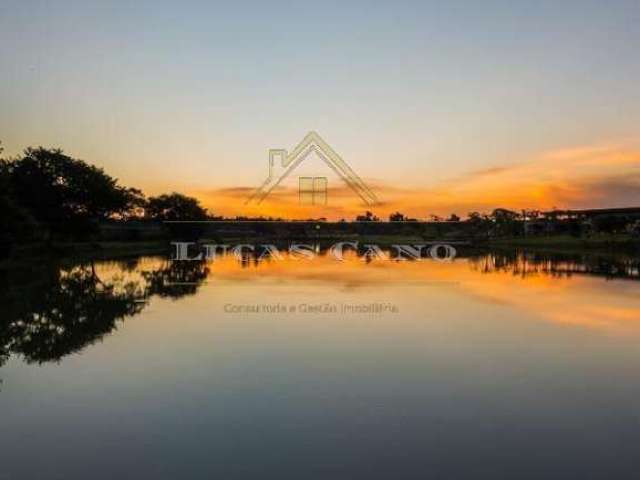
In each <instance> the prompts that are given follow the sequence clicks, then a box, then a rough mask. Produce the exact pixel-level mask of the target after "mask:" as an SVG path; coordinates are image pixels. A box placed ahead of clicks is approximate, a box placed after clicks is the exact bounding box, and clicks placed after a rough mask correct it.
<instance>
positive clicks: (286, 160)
mask: <svg viewBox="0 0 640 480" xmlns="http://www.w3.org/2000/svg"><path fill="white" fill-rule="evenodd" d="M312 153H315V154H316V155H317V156H318V157H319V158H320V159H321V160H322V161H324V163H326V164H327V165H328V166H329V168H331V170H333V171H334V172H335V173H336V174H338V176H339V177H340V178H341V179H342V180H343V181H344V182H345V183H346V184H347V185H348V186H349V187H350V188H351V190H353V192H355V193H356V194H357V195H358V196H359V197H360V198H361V199H362V201H363V202H364V203H365V204H366V205H370V206H373V205H377V204H378V203H379V201H378V198H377V197H376V195H375V194H374V193H373V192H372V191H371V189H370V188H369V187H368V186H367V185H366V184H365V183H364V182H363V181H362V179H361V178H360V177H359V176H358V175H357V174H356V173H355V172H354V171H353V170H352V169H351V167H350V166H349V165H348V164H347V162H345V161H344V160H343V159H342V157H340V155H338V154H337V153H336V151H335V150H334V149H333V148H331V146H330V145H329V144H328V143H327V142H325V141H324V140H323V139H322V137H321V136H320V135H318V134H317V133H316V132H309V133H307V135H306V136H305V137H304V138H303V139H302V141H301V142H300V143H299V144H298V145H297V146H296V147H295V148H294V149H293V151H292V152H291V153H288V152H287V150H285V149H271V150H269V176H268V177H267V179H266V180H265V181H264V182H263V183H262V185H260V187H258V188H257V189H256V190H255V192H253V194H252V195H251V196H250V197H249V198H248V199H247V201H246V202H245V204H256V205H259V204H260V203H262V201H263V200H264V199H265V198H267V197H268V196H269V194H270V193H271V192H272V191H273V189H274V188H276V187H277V186H278V185H279V184H280V183H281V182H282V181H283V180H284V179H285V178H287V177H288V176H289V175H290V174H291V173H292V172H293V171H294V170H295V169H296V168H297V167H298V165H300V164H301V163H302V162H304V161H305V160H306V159H307V158H308V157H309V155H311V154H312Z"/></svg>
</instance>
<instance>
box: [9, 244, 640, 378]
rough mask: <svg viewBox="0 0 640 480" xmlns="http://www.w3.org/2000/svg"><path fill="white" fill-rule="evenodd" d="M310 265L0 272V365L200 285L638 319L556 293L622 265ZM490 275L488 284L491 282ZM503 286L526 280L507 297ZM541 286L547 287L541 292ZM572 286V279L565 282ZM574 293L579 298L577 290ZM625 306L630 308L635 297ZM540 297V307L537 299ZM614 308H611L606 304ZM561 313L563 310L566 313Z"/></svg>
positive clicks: (68, 347) (535, 256)
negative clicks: (410, 291)
mask: <svg viewBox="0 0 640 480" xmlns="http://www.w3.org/2000/svg"><path fill="white" fill-rule="evenodd" d="M317 252H318V257H317V258H316V259H315V260H314V261H309V260H304V259H300V258H297V259H292V258H284V257H283V258H279V257H277V258H274V256H273V255H267V256H265V255H264V254H263V252H260V251H256V252H245V253H243V255H242V257H241V258H239V259H237V258H235V257H234V256H233V255H227V256H224V257H221V258H219V259H217V260H214V261H211V262H205V261H189V262H187V261H181V262H175V261H171V260H168V259H164V258H156V257H154V258H151V257H144V258H135V259H127V260H121V261H109V262H95V263H94V262H88V263H87V262H80V263H61V262H43V263H39V264H36V265H28V266H24V267H18V268H12V269H5V270H0V304H1V305H2V306H3V307H2V308H3V312H2V320H1V321H0V366H2V365H3V364H4V363H5V362H6V361H7V360H8V358H9V357H10V355H17V356H20V357H21V358H23V359H24V361H25V362H27V363H44V362H57V361H60V360H61V359H62V358H63V357H65V356H66V355H69V354H73V353H76V352H80V351H81V350H83V349H84V348H86V347H87V346H88V345H91V344H94V343H95V342H98V341H100V340H102V339H103V338H104V337H105V336H106V335H108V334H109V333H111V332H112V331H113V330H114V329H116V328H117V326H118V324H119V322H122V321H124V320H125V319H127V318H129V317H133V316H136V315H138V314H139V313H140V312H142V311H143V309H144V308H145V307H146V305H147V304H148V302H149V300H150V299H151V298H152V297H154V296H157V297H159V298H167V299H172V300H177V299H180V298H183V297H185V296H193V295H195V294H196V293H198V291H199V288H200V287H201V286H202V285H203V284H204V283H205V281H207V280H211V281H215V282H225V281H226V282H238V281H242V282H245V283H247V284H250V285H252V284H254V283H259V282H261V281H264V280H265V279H271V280H275V281H278V282H287V281H290V282H298V281H303V282H305V281H306V282H312V281H316V282H324V283H330V284H333V285H343V286H344V288H358V287H362V286H371V285H375V284H389V283H402V282H408V281H421V282H462V283H463V284H464V285H463V290H465V292H466V293H467V294H468V295H474V296H476V297H478V298H482V299H485V300H487V301H492V302H505V303H511V304H515V305H517V306H518V307H520V308H523V309H527V310H533V311H539V313H540V314H541V315H543V316H545V317H546V318H550V319H553V320H557V321H562V322H566V323H576V322H578V323H580V324H582V325H599V326H602V325H603V324H604V325H607V326H610V325H611V324H612V322H613V324H614V325H616V326H619V325H620V324H623V325H626V324H628V323H629V322H630V321H632V320H635V319H636V318H637V316H638V313H639V310H638V308H637V307H633V306H631V307H630V306H629V305H628V304H627V303H625V302H622V303H619V304H617V305H616V304H615V302H611V298H610V297H603V298H601V299H600V300H598V297H597V295H594V296H592V297H591V300H592V302H590V304H589V305H587V306H585V305H584V302H580V301H579V300H578V299H577V298H574V297H572V296H571V293H567V292H566V291H565V292H564V293H563V294H562V295H561V296H560V297H561V300H562V301H559V300H558V298H559V296H558V295H556V293H557V292H558V291H561V290H562V287H563V286H564V285H565V284H563V283H562V282H561V280H562V279H564V280H566V279H570V278H574V277H583V276H584V277H601V278H602V279H627V280H638V279H639V278H640V275H639V262H638V260H637V259H634V258H631V257H627V256H609V257H603V256H593V255H584V254H573V255H571V254H548V253H536V252H516V251H513V252H490V253H486V252H485V253H479V252H461V253H462V255H460V256H459V257H458V258H457V259H456V261H455V262H451V263H442V262H435V261H433V260H424V261H406V262H393V261H375V260H372V258H370V257H367V256H364V257H363V256H362V254H360V255H358V254H356V253H353V252H352V254H350V255H346V256H345V261H344V262H338V261H336V260H335V259H333V258H331V257H329V256H328V255H327V250H326V248H323V247H318V248H317ZM492 275H493V278H492ZM508 277H518V278H519V279H524V280H527V282H525V285H527V286H528V289H524V290H522V289H521V290H519V291H518V292H517V295H514V293H515V292H514V289H515V286H514V284H513V283H512V281H511V280H509V278H508ZM549 281H550V282H551V283H549ZM573 282H574V285H575V280H573ZM581 293H584V292H583V291H582V292H581ZM634 295H636V296H635V297H633V298H634V300H637V293H634ZM543 297H545V298H546V301H545V302H540V299H541V298H543ZM616 300H618V299H617V298H616ZM568 303H569V304H571V306H572V309H571V311H568V310H567V308H566V306H567V304H568Z"/></svg>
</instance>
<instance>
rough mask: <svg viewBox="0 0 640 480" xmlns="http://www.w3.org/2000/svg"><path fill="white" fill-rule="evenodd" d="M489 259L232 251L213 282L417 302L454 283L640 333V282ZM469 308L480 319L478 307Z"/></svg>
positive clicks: (546, 315) (575, 320)
mask: <svg viewBox="0 0 640 480" xmlns="http://www.w3.org/2000/svg"><path fill="white" fill-rule="evenodd" d="M483 261H484V260H483V258H482V257H481V259H480V260H479V261H477V260H470V259H464V258H460V259H456V260H455V261H453V262H437V261H433V260H427V259H425V260H422V261H401V262H396V261H384V260H374V261H371V262H369V263H368V262H365V261H364V260H363V259H362V258H358V257H357V256H355V254H347V255H346V256H345V260H344V261H343V262H340V261H337V260H336V259H335V258H333V257H332V256H330V255H324V256H317V257H316V258H315V259H314V260H296V259H291V258H289V257H287V256H286V255H285V256H284V258H283V260H267V261H261V262H255V261H254V260H249V261H248V263H246V264H245V265H244V266H243V265H242V264H241V263H240V262H239V261H238V259H236V258H235V257H234V256H232V255H228V256H225V257H222V258H219V259H217V260H215V261H212V262H210V263H209V267H210V273H209V282H210V283H211V284H213V285H214V287H215V286H226V287H232V286H234V285H235V286H237V287H238V288H243V289H245V290H243V292H244V294H245V295H246V296H247V298H256V297H261V296H262V294H263V293H264V289H265V288H267V289H268V288H269V287H271V286H274V285H279V286H287V287H288V289H290V290H291V292H292V293H291V294H292V296H294V297H295V292H296V287H297V288H302V289H305V291H312V290H313V288H314V285H316V286H317V287H318V288H321V289H322V290H323V291H325V290H326V289H329V290H335V291H341V292H351V293H354V294H355V295H358V294H359V293H366V294H367V297H368V298H370V295H371V294H372V293H373V294H375V293H376V292H379V296H380V298H386V297H387V296H389V295H391V296H393V297H394V298H396V299H398V301H410V302H416V301H421V302H429V299H435V298H436V297H437V296H438V295H440V294H442V293H443V292H445V291H446V292H447V294H451V293H455V294H458V295H462V296H463V297H465V298H466V299H467V300H468V301H469V303H468V305H469V308H470V309H473V308H474V307H473V305H474V303H477V302H480V303H483V304H490V305H494V306H497V307H504V308H512V309H516V310H518V311H522V312H527V313H528V314H530V315H532V316H534V317H535V318H540V319H543V320H548V321H552V322H557V323H562V324H567V325H574V326H580V327H586V328H595V329H599V330H602V331H606V332H608V333H616V334H624V333H629V334H631V333H633V334H640V298H639V297H638V295H637V293H635V292H634V290H633V288H634V287H635V285H634V284H635V282H632V281H628V282H625V281H615V282H606V281H604V280H603V279H602V278H595V277H594V278H590V277H586V276H581V275H580V274H579V273H578V274H573V275H571V276H566V275H564V276H562V275H556V276H553V275H551V274H549V273H548V272H545V271H543V270H544V269H542V270H540V269H538V268H536V267H535V266H534V265H528V264H527V263H526V262H523V264H522V265H520V266H518V271H517V272H516V273H514V270H512V269H511V270H510V269H503V270H501V269H492V270H491V271H489V272H486V271H485V269H484V268H483V266H482V263H483ZM569 266H570V265H569ZM566 267H567V265H565V264H562V263H559V264H557V265H555V266H554V268H555V269H556V270H557V271H558V272H562V271H563V270H568V269H567V268H566ZM627 286H629V288H626V287H627ZM407 287H410V288H408V289H407ZM207 292H210V291H209V290H207ZM585 295H587V296H588V298H589V303H588V304H585V302H584V298H585ZM468 314H469V315H470V317H469V318H470V320H469V321H472V317H473V311H472V310H470V311H469V312H468Z"/></svg>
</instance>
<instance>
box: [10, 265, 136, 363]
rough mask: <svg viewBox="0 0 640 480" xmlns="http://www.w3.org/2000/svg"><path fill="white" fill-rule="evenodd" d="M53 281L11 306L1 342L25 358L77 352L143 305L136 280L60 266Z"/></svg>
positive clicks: (51, 358) (41, 359) (36, 359)
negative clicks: (110, 278)
mask: <svg viewBox="0 0 640 480" xmlns="http://www.w3.org/2000/svg"><path fill="white" fill-rule="evenodd" d="M54 280H55V281H54V283H53V284H49V285H46V287H45V285H42V286H43V287H45V288H46V290H45V288H42V289H38V291H37V292H33V293H35V295H34V294H29V295H28V296H27V298H26V299H25V301H18V302H14V303H13V308H11V304H10V310H9V319H8V322H7V321H5V322H6V325H5V332H4V333H5V335H7V337H8V338H7V339H8V341H7V342H5V343H6V344H7V346H8V349H9V351H11V352H13V353H19V354H22V355H23V356H24V358H25V359H26V360H27V362H38V363H41V362H47V361H57V360H60V359H61V358H62V357H64V356H65V355H68V354H70V353H74V352H77V351H80V350H82V349H83V348H84V347H85V346H87V345H90V344H92V343H95V342H96V341H97V340H100V339H101V338H102V337H103V336H104V335H106V334H108V333H110V332H111V331H112V330H113V329H114V328H115V327H116V323H117V322H118V321H119V320H123V319H124V318H126V317H129V316H133V315H136V314H137V313H139V312H140V311H141V310H142V309H143V308H144V298H145V293H144V291H143V290H141V289H140V286H139V285H138V284H136V283H134V282H129V283H123V282H116V281H114V282H111V283H103V282H102V281H101V280H100V279H99V278H98V276H97V275H96V274H95V271H94V270H93V269H92V268H90V267H87V266H82V267H76V268H73V269H71V270H68V271H65V270H60V271H59V272H58V276H57V278H55V279H54ZM5 322H3V323H5Z"/></svg>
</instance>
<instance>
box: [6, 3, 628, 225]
mask: <svg viewBox="0 0 640 480" xmlns="http://www.w3.org/2000/svg"><path fill="white" fill-rule="evenodd" d="M132 3H133V2H124V1H122V2H118V1H114V2H97V1H59V2H51V1H31V0H19V1H17V0H3V1H2V2H1V3H0V82H1V85H2V87H1V88H0V140H1V141H2V143H3V146H4V147H5V149H6V151H5V153H6V154H8V155H15V154H17V153H19V152H20V151H21V150H22V149H24V148H25V147H27V146H36V145H42V146H46V147H60V148H62V149H63V150H65V152H67V153H68V154H69V155H72V156H74V157H77V158H82V159H84V160H86V161H88V162H90V163H94V164H96V165H98V166H101V167H103V168H104V169H105V170H106V171H107V172H108V173H109V174H111V175H113V176H115V177H117V178H119V179H120V182H121V183H123V184H124V185H128V186H136V187H139V188H141V189H143V190H144V191H145V193H147V194H148V195H153V194H158V193H162V192H168V191H180V192H183V193H187V194H190V195H194V196H196V197H198V198H200V199H201V200H202V202H203V204H204V205H205V206H206V207H208V208H209V209H210V210H211V211H212V212H214V213H216V214H223V215H239V214H251V215H253V214H268V215H282V216H290V217H298V216H300V217H304V216H308V215H307V214H308V213H309V212H307V211H305V210H304V208H301V207H300V205H297V204H296V199H297V192H296V191H295V189H292V188H289V187H283V188H282V189H281V191H280V195H281V196H280V198H279V199H273V201H269V202H266V203H265V204H263V205H261V206H259V207H250V206H246V205H245V204H244V200H245V198H246V196H247V192H250V191H251V189H252V188H255V187H257V186H258V185H259V184H260V183H261V182H262V181H264V179H265V177H266V175H267V158H268V150H269V149H270V148H285V149H288V150H292V149H293V148H294V147H295V145H296V144H297V143H298V142H299V141H300V140H301V139H302V138H303V137H304V135H305V134H306V133H307V132H308V131H311V130H315V131H317V132H319V133H320V135H322V137H323V138H324V139H325V140H327V142H329V143H330V144H331V145H332V146H333V148H334V149H335V150H336V151H337V152H338V153H339V154H340V155H341V156H342V157H343V158H344V159H345V160H346V161H347V162H348V163H349V164H350V165H351V167H353V169H354V170H355V171H356V172H357V173H358V174H359V175H360V176H361V177H362V178H363V179H364V180H366V181H367V182H368V183H369V185H370V186H371V188H372V189H373V190H374V191H375V192H376V193H377V195H378V197H379V198H380V200H381V202H382V203H381V205H380V206H378V207H376V208H375V209H374V211H375V213H378V214H379V215H381V216H385V215H387V214H388V213H389V212H391V211H394V210H401V211H403V212H405V213H408V214H410V215H412V216H416V217H419V218H423V217H426V216H427V215H428V214H439V215H445V214H450V213H452V212H456V213H458V214H459V215H466V213H467V212H469V211H472V210H485V211H486V210H490V209H492V208H494V207H498V206H503V207H511V208H514V209H519V208H550V207H553V206H557V207H576V208H580V207H609V206H640V132H639V127H640V93H639V89H640V55H639V54H638V51H637V50H638V45H640V2H638V1H637V0H632V1H631V0H630V1H624V0H616V1H612V2H603V1H601V0H600V1H589V0H581V1H557V0H556V1H540V2H514V1H503V2H499V1H487V2H475V1H468V2H456V1H452V2H435V1H434V2H428V1H398V2H389V1H369V2H364V1H351V2H344V1H323V2H306V1H296V2H294V1H291V2H282V1H269V2H267V1H255V2H249V1H235V2H214V1H208V2H205V1H202V2H165V1H162V0H156V1H153V2H151V1H139V2H135V5H132ZM337 186H338V185H334V184H332V186H331V188H332V189H335V192H336V195H335V196H332V197H331V204H330V207H329V208H328V209H327V211H326V213H325V215H324V216H327V217H331V218H339V217H340V218H341V217H346V218H349V217H352V216H353V215H355V214H356V213H359V212H362V211H364V210H365V209H368V208H367V207H366V206H365V205H362V204H361V202H360V201H359V199H358V198H357V197H355V196H353V197H349V195H346V194H344V193H345V192H344V188H337V189H336V188H335V187H337ZM276 200H277V201H276Z"/></svg>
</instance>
